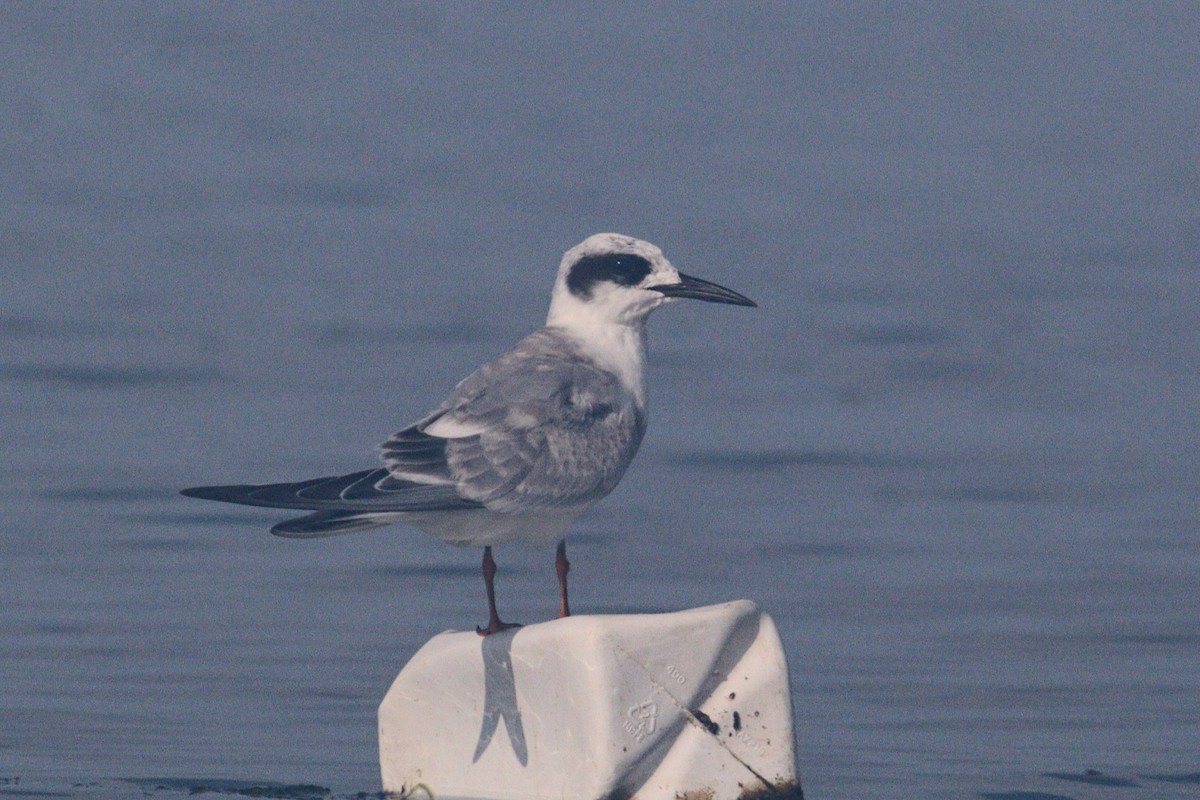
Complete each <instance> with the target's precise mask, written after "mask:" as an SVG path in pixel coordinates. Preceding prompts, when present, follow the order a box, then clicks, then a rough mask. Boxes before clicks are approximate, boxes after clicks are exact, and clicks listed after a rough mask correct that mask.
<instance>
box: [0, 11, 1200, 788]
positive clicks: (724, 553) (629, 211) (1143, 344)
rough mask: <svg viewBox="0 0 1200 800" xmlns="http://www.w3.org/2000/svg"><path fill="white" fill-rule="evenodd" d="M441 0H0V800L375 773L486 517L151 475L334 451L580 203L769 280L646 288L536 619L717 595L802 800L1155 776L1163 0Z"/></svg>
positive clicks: (387, 426) (1181, 292)
mask: <svg viewBox="0 0 1200 800" xmlns="http://www.w3.org/2000/svg"><path fill="white" fill-rule="evenodd" d="M482 11H483V10H481V9H478V8H474V7H465V6H464V7H450V8H445V7H441V6H423V5H408V6H402V7H393V6H364V7H358V6H356V7H350V6H342V5H317V6H305V7H303V8H299V9H297V8H295V7H292V6H287V5H273V4H257V5H253V6H249V7H246V8H242V7H240V6H234V5H221V6H211V5H209V4H186V3H185V4H167V5H165V6H164V5H158V4H155V5H149V6H143V5H136V4H105V5H89V4H72V5H50V4H16V3H12V4H6V5H5V6H4V7H3V9H0V206H2V208H3V214H0V288H2V291H0V431H2V433H3V435H2V436H0V458H2V460H3V463H4V464H5V465H6V468H5V469H4V470H3V472H2V473H0V474H2V476H3V478H2V480H0V526H2V528H0V796H47V794H46V793H49V796H65V797H78V798H92V797H95V798H105V797H117V798H125V797H140V796H143V795H146V794H150V795H162V796H172V795H177V794H182V793H189V792H199V791H201V790H208V791H211V792H215V793H218V794H226V795H233V796H236V795H239V794H240V795H246V794H254V793H255V792H257V793H258V794H259V795H260V796H261V795H263V794H266V795H271V796H286V797H299V798H304V797H322V796H326V795H327V794H330V793H332V794H333V795H334V796H339V797H340V796H351V795H355V794H356V793H359V792H365V793H373V792H376V791H378V787H379V784H378V771H377V763H376V752H375V719H374V713H375V707H376V705H377V704H378V702H379V700H380V699H381V698H382V696H383V693H384V691H385V690H386V688H387V686H388V684H389V683H390V681H391V679H392V677H393V676H394V675H395V673H396V672H397V671H398V669H399V668H400V667H401V665H403V663H404V662H405V661H406V660H407V658H408V657H409V656H410V655H411V654H412V653H413V652H414V651H415V650H416V649H417V648H418V647H420V645H421V644H422V643H423V642H424V641H425V640H427V639H428V638H429V637H430V636H432V635H434V634H436V633H438V632H440V631H442V630H444V629H447V628H458V629H464V628H466V627H468V626H470V625H474V624H476V623H478V622H481V621H482V620H483V608H484V603H483V592H482V587H481V586H480V580H479V577H478V574H477V565H478V555H479V554H478V553H477V552H476V551H474V550H456V549H453V548H449V547H446V546H444V545H441V544H439V543H437V542H434V541H432V540H429V539H427V538H425V537H424V536H423V535H421V534H418V533H416V532H411V531H407V530H403V529H393V530H383V531H377V532H371V533H365V534H360V535H357V536H351V537H345V538H340V539H332V540H324V541H314V542H298V541H285V540H281V539H276V538H273V537H271V536H269V535H267V529H268V528H269V526H270V525H271V524H272V522H273V521H276V520H277V519H279V516H278V515H276V514H273V513H271V512H269V511H260V510H255V509H242V508H235V507H230V508H222V507H219V506H216V505H213V504H205V503H201V502H198V501H193V500H188V499H186V498H182V497H180V496H178V495H177V491H178V489H179V488H180V487H183V486H189V485H195V484H198V483H215V482H224V481H248V482H254V481H271V480H283V479H294V478H301V477H308V476H311V475H318V474H331V473H333V472H337V471H345V470H353V469H360V468H364V467H366V466H370V465H371V464H372V463H373V461H372V460H373V458H374V454H373V452H372V448H373V446H374V445H375V444H376V443H377V442H379V441H381V440H382V439H383V438H384V437H385V436H386V435H387V434H389V433H390V432H392V431H394V430H396V429H398V428H400V427H402V426H403V425H404V424H406V423H408V422H410V421H412V420H414V419H415V418H417V416H419V415H420V414H422V413H423V412H424V411H426V410H427V409H429V408H431V407H432V406H433V405H434V404H436V403H437V402H438V401H439V400H440V399H441V397H442V396H443V395H444V393H445V392H446V391H447V390H448V389H449V388H450V387H451V386H453V385H454V383H455V382H456V381H457V380H458V379H459V378H461V377H462V376H463V375H465V374H466V373H467V372H468V371H469V370H470V369H472V368H473V367H474V366H476V365H477V364H479V363H481V362H482V361H484V360H485V359H487V358H490V357H492V356H494V355H496V354H498V353H499V352H501V351H503V350H504V349H506V348H507V347H508V346H510V345H511V344H512V343H513V342H515V341H516V340H517V339H518V338H520V337H521V336H523V335H524V334H525V333H527V332H528V331H529V330H531V329H533V328H535V327H537V326H538V325H540V323H541V321H542V319H543V315H544V313H545V306H546V302H547V300H548V296H549V289H550V285H551V283H552V280H553V275H554V270H555V267H556V265H557V261H558V258H559V256H560V255H561V253H562V251H563V250H564V249H566V248H567V247H569V246H571V245H573V244H574V243H576V242H577V241H579V240H580V239H582V238H583V237H584V236H586V235H588V234H590V233H593V232H596V231H600V230H618V231H622V232H627V233H630V234H634V235H637V236H640V237H643V238H646V239H649V240H651V241H654V242H656V243H658V244H660V245H661V246H662V247H663V248H664V249H665V250H666V252H667V254H668V256H669V257H670V258H671V259H672V260H673V261H674V263H675V264H676V265H678V266H679V267H680V268H681V269H683V270H684V271H687V272H690V273H694V274H697V275H701V276H704V277H708V278H710V279H713V280H716V281H718V282H720V283H724V284H727V285H729V286H731V287H733V288H735V289H737V290H739V291H742V292H745V293H746V294H747V295H749V296H751V297H753V298H755V299H756V300H758V301H759V302H760V306H761V307H760V308H759V309H757V310H756V311H751V310H747V309H734V308H725V307H717V306H702V307H700V306H683V307H680V306H676V307H672V308H670V309H667V310H664V311H662V312H660V313H659V314H657V315H656V316H655V318H654V320H653V321H652V323H651V349H652V373H651V391H652V418H651V426H650V432H649V434H648V436H647V439H646V441H645V443H644V444H643V449H642V455H641V456H640V457H639V459H638V461H637V462H636V463H635V465H634V466H633V468H632V469H631V470H630V472H629V473H628V475H627V477H626V479H625V481H624V483H623V484H622V486H621V487H620V488H619V489H618V491H617V492H616V493H614V495H613V496H612V497H610V498H609V499H608V500H606V501H605V502H604V503H602V504H601V505H600V506H599V507H597V508H596V509H595V510H594V511H593V512H592V513H590V514H589V515H588V516H586V517H585V518H584V519H582V520H581V521H580V522H579V524H578V526H577V528H576V531H575V534H574V536H573V538H572V558H573V566H574V570H573V573H572V577H573V580H574V584H573V593H574V598H573V599H574V603H575V605H576V607H577V611H578V612H579V613H599V612H640V611H666V610H673V609H679V608H684V607H691V606H697V605H706V604H710V603H715V602H721V601H725V600H729V599H734V598H739V597H748V598H750V599H753V600H755V601H756V602H758V603H759V604H760V605H761V606H762V607H763V608H764V609H766V610H767V611H768V612H769V613H771V614H772V615H773V616H774V618H775V620H776V621H777V623H778V625H779V627H780V630H781V633H782V636H783V640H784V642H785V645H786V648H787V650H788V655H789V660H790V666H791V677H792V687H793V694H794V702H795V707H796V723H797V751H798V756H799V762H800V769H801V774H802V778H803V781H804V786H805V789H806V792H807V794H808V796H809V797H812V798H849V799H853V798H958V797H962V798H993V799H999V800H1047V799H1048V798H1052V797H1053V798H1072V799H1073V800H1091V798H1117V799H1118V800H1121V799H1122V798H1127V799H1128V800H1141V799H1142V798H1188V797H1196V796H1198V795H1200V751H1198V749H1197V745H1196V743H1197V742H1200V690H1198V688H1197V687H1198V686H1200V622H1198V620H1200V592H1198V591H1197V590H1196V587H1197V576H1198V574H1200V555H1198V548H1197V544H1198V539H1197V530H1198V528H1200V512H1198V510H1197V508H1198V506H1197V497H1198V493H1200V492H1198V490H1200V477H1198V476H1200V473H1198V472H1197V470H1196V467H1195V463H1196V454H1197V452H1200V447H1198V445H1200V435H1198V433H1197V424H1196V421H1197V416H1198V415H1197V407H1198V401H1200V381H1198V380H1197V379H1198V378H1200V274H1198V271H1197V264H1200V236H1198V235H1197V230H1200V225H1198V223H1200V219H1198V217H1197V209H1198V208H1200V190H1198V187H1200V174H1198V170H1197V166H1196V165H1197V163H1198V162H1197V160H1196V151H1195V132H1196V130H1198V129H1200V111H1198V109H1200V88H1198V85H1197V81H1196V75H1197V71H1196V53H1197V51H1196V42H1197V41H1200V13H1198V12H1197V11H1196V9H1195V8H1194V7H1192V6H1188V5H1177V6H1172V5H1138V6H1133V7H1129V8H1124V9H1111V8H1109V9H1106V10H1103V11H1100V10H1096V9H1093V8H1092V7H1091V6H1090V5H1087V4H1080V5H1073V4H1058V5H1054V6H1040V5H1038V6H1034V5H1019V4H1018V5H1001V6H996V5H974V4H955V5H949V6H939V7H932V8H927V9H925V10H911V9H909V8H908V7H907V6H852V7H842V6H840V5H837V6H828V7H824V6H819V5H804V6H791V5H754V6H752V7H745V8H743V7H741V6H738V7H735V8H729V7H724V8H722V7H716V6H689V7H687V8H680V7H673V6H660V7H656V8H650V9H644V8H643V7H641V6H625V5H609V6H606V7H604V8H601V9H597V10H584V9H583V8H582V7H571V8H560V9H554V10H547V9H546V8H545V7H542V6H520V5H518V6H505V7H503V8H492V7H489V8H488V9H486V11H487V12H488V13H486V14H485V13H482ZM497 557H498V560H499V561H500V565H501V570H502V572H501V577H500V583H499V593H500V600H501V603H502V607H503V609H504V610H505V613H506V614H507V615H509V616H511V617H513V618H516V619H519V620H524V621H535V620H538V619H542V618H546V617H549V616H551V615H552V614H553V612H554V610H555V605H554V602H555V600H554V597H555V595H554V573H553V570H552V558H553V553H552V552H540V551H523V550H520V549H515V548H506V549H502V550H501V551H500V552H498V554H497Z"/></svg>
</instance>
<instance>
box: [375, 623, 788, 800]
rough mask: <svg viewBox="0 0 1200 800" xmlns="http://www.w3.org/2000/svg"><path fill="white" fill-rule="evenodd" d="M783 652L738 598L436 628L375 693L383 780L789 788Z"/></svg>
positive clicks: (658, 799) (619, 793) (657, 798)
mask: <svg viewBox="0 0 1200 800" xmlns="http://www.w3.org/2000/svg"><path fill="white" fill-rule="evenodd" d="M791 712H792V709H791V696H790V692H789V689H788V674H787V663H786V661H785V659H784V655H783V647H782V644H781V643H780V640H779V634H778V632H777V631H776V629H775V623H774V622H773V621H772V620H771V618H770V617H769V616H767V615H766V614H764V613H762V612H761V611H759V610H758V608H757V607H756V606H755V605H754V603H752V602H750V601H748V600H739V601H735V602H731V603H725V604H723V605H717V606H709V607H706V608H696V609H691V610H688V611H680V612H676V613H670V614H635V615H605V616H579V617H568V618H565V619H559V620H554V621H551V622H544V623H539V624H535V625H529V626H526V627H524V628H518V629H515V630H512V631H506V632H503V633H498V634H494V635H492V636H488V637H486V638H481V637H479V636H477V635H476V634H475V633H474V632H473V631H469V632H447V633H442V634H439V635H438V636H435V637H434V638H433V639H431V640H430V641H429V642H428V643H426V644H425V646H424V647H422V648H421V649H420V650H419V651H418V652H417V654H416V655H415V656H413V658H412V660H411V661H410V662H409V663H408V664H407V665H406V666H405V667H404V669H403V670H402V671H401V672H400V674H399V675H398V676H397V677H396V680H395V682H394V683H393V684H392V687H391V689H390V690H389V691H388V693H387V696H386V697H385V698H384V700H383V703H382V705H380V707H379V759H380V769H381V772H382V776H383V789H384V792H387V793H392V794H398V795H406V796H414V797H424V796H430V797H433V798H437V799H438V800H441V798H479V799H482V800H492V799H493V798H495V800H550V798H553V799H554V800H599V799H600V798H633V797H636V798H637V800H676V798H687V799H688V800H734V799H735V798H765V797H772V796H780V795H782V796H787V797H792V798H799V797H802V795H801V792H800V785H799V782H798V780H797V777H796V764H795V749H794V745H793V738H792V713H791Z"/></svg>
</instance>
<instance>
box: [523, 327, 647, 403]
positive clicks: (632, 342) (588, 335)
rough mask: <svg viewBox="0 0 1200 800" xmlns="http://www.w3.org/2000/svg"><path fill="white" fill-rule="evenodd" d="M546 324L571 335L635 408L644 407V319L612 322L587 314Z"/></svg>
mask: <svg viewBox="0 0 1200 800" xmlns="http://www.w3.org/2000/svg"><path fill="white" fill-rule="evenodd" d="M546 326H547V327H551V328H557V329H558V330H560V331H562V332H563V333H565V334H567V335H568V336H570V337H571V339H572V340H574V342H575V343H576V344H577V345H578V346H579V348H580V349H581V350H583V352H584V353H586V354H587V355H588V356H590V357H591V358H592V359H593V360H595V361H596V363H597V364H599V365H600V366H601V367H603V368H604V369H607V370H608V371H610V372H612V373H614V374H615V375H616V376H617V377H618V378H619V379H620V381H621V383H622V385H624V386H625V388H627V389H628V390H629V391H630V392H631V393H632V394H633V396H634V399H635V401H636V403H637V405H638V407H639V408H642V409H644V408H645V407H646V320H645V318H644V317H643V318H641V319H636V320H630V321H627V322H613V321H611V320H609V319H601V318H598V317H596V316H593V315H590V314H572V315H570V316H560V317H556V316H555V315H554V314H551V315H550V317H549V319H547V320H546Z"/></svg>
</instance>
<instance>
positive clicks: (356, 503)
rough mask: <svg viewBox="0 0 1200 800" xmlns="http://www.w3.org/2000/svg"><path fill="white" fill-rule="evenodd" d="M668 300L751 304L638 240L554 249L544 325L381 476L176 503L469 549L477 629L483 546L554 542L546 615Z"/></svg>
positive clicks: (635, 423)
mask: <svg viewBox="0 0 1200 800" xmlns="http://www.w3.org/2000/svg"><path fill="white" fill-rule="evenodd" d="M677 298H693V299H696V300H708V301H711V302H715V303H731V304H733V305H739V306H753V305H754V302H753V301H752V300H750V299H748V298H746V297H743V296H742V295H740V294H738V293H737V292H734V291H731V290H729V289H726V288H724V287H722V286H718V285H717V284H715V283H709V282H708V281H704V280H700V279H699V278H693V277H690V276H688V275H684V274H683V273H681V272H679V271H678V270H677V269H675V268H674V267H673V266H671V264H670V262H669V261H667V259H666V258H665V257H664V256H663V254H662V251H661V250H659V249H658V248H657V247H655V246H654V245H652V244H650V243H649V242H643V241H641V240H638V239H633V238H631V237H629V236H621V235H618V234H615V233H598V234H596V235H594V236H590V237H588V238H587V239H585V240H584V241H583V242H581V243H580V244H578V245H576V246H575V247H573V248H571V249H570V250H568V251H567V252H566V253H565V254H564V255H563V259H562V263H561V264H560V265H559V268H558V279H557V280H556V281H555V284H554V293H553V295H552V297H551V300H550V314H549V316H548V317H547V319H546V326H545V327H544V328H542V329H541V330H539V331H536V332H534V333H532V334H530V335H529V336H527V337H526V338H525V339H523V340H522V341H521V342H520V343H518V344H517V346H516V347H514V348H513V349H512V350H510V351H509V352H508V353H505V354H504V355H502V356H500V357H499V358H497V359H495V360H494V361H492V362H490V363H488V364H485V365H484V366H482V367H480V368H479V369H478V370H476V371H475V372H474V373H473V374H471V375H470V376H469V377H467V378H466V379H465V380H464V381H462V382H461V383H459V384H458V386H457V387H455V389H454V391H453V392H451V393H450V396H449V397H448V398H447V399H446V400H445V402H443V403H442V404H441V405H440V406H439V407H438V408H437V410H436V411H434V412H433V413H432V414H430V415H428V416H427V417H425V418H424V419H422V420H421V421H419V422H417V423H415V424H413V425H410V426H409V427H407V428H405V429H404V430H402V431H400V432H399V433H396V434H394V435H393V436H392V437H391V438H389V439H388V440H387V441H386V442H384V443H383V444H382V445H381V446H380V449H381V450H382V460H383V466H382V467H379V468H378V469H368V470H364V471H362V472H355V473H352V474H349V475H340V476H335V477H329V478H316V479H314V480H307V481H301V482H299V483H274V484H263V485H253V486H200V487H197V488H193V489H184V490H183V493H184V494H185V495H188V496H189V497H199V498H203V499H206V500H220V501H223V502H227V503H242V504H245V505H251V506H268V507H271V508H293V509H304V510H306V511H310V512H312V513H310V514H308V515H307V516H303V517H299V518H297V519H291V520H288V521H286V522H282V523H280V524H278V525H276V526H275V527H274V528H272V529H271V532H272V533H274V534H277V535H279V536H290V537H298V538H310V537H320V536H335V535H337V534H342V533H350V532H352V531H360V530H364V529H367V528H374V527H377V526H379V525H390V524H392V523H403V524H406V525H411V526H414V527H417V528H421V529H423V530H425V531H427V532H429V533H430V534H432V535H433V536H436V537H437V538H439V539H443V540H445V541H447V542H450V543H452V544H457V545H477V546H478V545H482V546H483V577H484V583H485V586H486V589H487V600H488V624H487V626H486V627H484V628H478V629H477V630H478V632H479V633H480V634H481V635H487V634H490V633H495V632H497V631H500V630H504V629H506V628H510V627H513V625H511V624H509V623H505V622H502V621H501V620H500V617H499V615H498V614H497V613H496V598H495V588H494V583H493V579H494V577H495V574H496V564H495V561H493V560H492V545H494V544H500V543H502V542H509V541H514V540H516V541H523V542H529V543H533V544H544V545H549V544H550V543H553V542H557V543H558V549H557V554H556V558H555V568H556V571H557V573H558V582H559V601H560V606H559V616H560V617H565V616H567V615H569V614H570V607H569V606H568V604H567V570H568V568H569V564H568V562H567V551H566V540H565V539H564V536H565V535H566V532H567V528H568V527H569V526H570V524H571V522H572V520H574V519H575V518H576V517H577V516H579V515H580V514H581V513H583V512H584V511H585V510H586V509H587V508H589V507H590V506H591V505H592V504H593V503H595V502H596V501H597V500H599V499H600V498H601V497H604V496H605V495H606V494H608V493H609V492H611V491H612V490H613V488H614V487H615V486H616V485H617V482H618V481H620V480H621V476H622V475H623V474H624V472H625V468H626V467H628V466H629V462H630V461H631V460H632V459H633V456H634V454H635V453H637V449H638V445H639V444H640V443H641V441H642V434H643V433H645V430H646V376H645V368H646V317H647V316H648V315H649V314H650V312H651V311H653V310H654V309H656V308H658V307H659V306H661V305H663V304H665V303H669V302H671V301H673V300H675V299H677Z"/></svg>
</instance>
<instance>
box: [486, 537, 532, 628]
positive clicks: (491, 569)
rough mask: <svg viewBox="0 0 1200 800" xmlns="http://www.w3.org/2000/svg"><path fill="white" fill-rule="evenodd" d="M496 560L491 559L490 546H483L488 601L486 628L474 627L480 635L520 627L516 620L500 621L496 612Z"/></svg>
mask: <svg viewBox="0 0 1200 800" xmlns="http://www.w3.org/2000/svg"><path fill="white" fill-rule="evenodd" d="M495 581H496V562H495V561H494V560H492V548H491V547H485V548H483V585H484V587H485V588H486V589H487V601H488V624H487V627H486V628H476V629H475V632H476V633H478V634H479V635H480V636H490V635H492V634H493V633H499V632H500V631H506V630H508V629H510V628H519V627H521V626H520V624H519V623H516V622H501V621H500V615H499V614H498V613H496V583H495Z"/></svg>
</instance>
